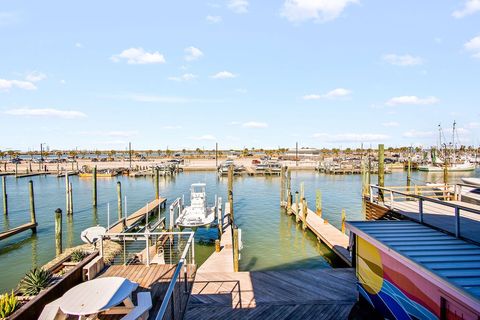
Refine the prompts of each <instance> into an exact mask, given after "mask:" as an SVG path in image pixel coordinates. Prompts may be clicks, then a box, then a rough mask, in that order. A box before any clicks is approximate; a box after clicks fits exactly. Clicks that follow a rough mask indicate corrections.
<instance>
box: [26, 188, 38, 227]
mask: <svg viewBox="0 0 480 320" xmlns="http://www.w3.org/2000/svg"><path fill="white" fill-rule="evenodd" d="M28 191H29V195H30V222H31V223H33V224H35V223H37V218H36V217H35V194H34V193H33V181H32V180H30V181H28ZM32 232H33V233H36V232H37V228H36V227H33V228H32Z"/></svg>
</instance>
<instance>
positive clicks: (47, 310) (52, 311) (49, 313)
mask: <svg viewBox="0 0 480 320" xmlns="http://www.w3.org/2000/svg"><path fill="white" fill-rule="evenodd" d="M64 319H67V316H66V315H65V314H64V313H63V312H62V310H60V298H58V299H57V300H55V301H52V302H50V303H49V304H47V305H46V306H45V307H44V308H43V310H42V313H41V314H40V317H38V320H64Z"/></svg>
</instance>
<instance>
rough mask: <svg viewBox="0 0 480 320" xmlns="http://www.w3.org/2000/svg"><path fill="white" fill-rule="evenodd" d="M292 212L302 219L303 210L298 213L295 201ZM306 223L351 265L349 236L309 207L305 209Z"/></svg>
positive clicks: (320, 238) (298, 218) (321, 239)
mask: <svg viewBox="0 0 480 320" xmlns="http://www.w3.org/2000/svg"><path fill="white" fill-rule="evenodd" d="M292 212H293V214H295V216H297V220H299V221H303V220H304V216H303V212H302V210H300V212H299V213H298V211H297V205H296V203H292ZM306 225H307V228H308V229H310V231H312V232H313V233H314V234H315V235H316V236H317V238H318V239H319V240H320V241H322V242H323V243H324V244H326V245H327V246H328V247H329V248H330V249H331V250H332V251H333V252H335V253H336V254H337V256H338V257H340V258H341V259H342V260H343V261H344V262H345V263H346V264H347V265H348V266H351V265H352V258H351V257H350V251H348V245H349V238H348V236H347V235H346V234H345V233H343V232H342V231H340V230H338V229H337V228H336V227H334V226H333V225H331V224H330V223H328V221H326V220H324V219H322V218H320V216H319V215H318V214H317V213H316V212H314V211H312V210H310V209H307V219H306Z"/></svg>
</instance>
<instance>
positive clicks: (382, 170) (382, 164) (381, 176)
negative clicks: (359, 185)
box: [378, 144, 385, 202]
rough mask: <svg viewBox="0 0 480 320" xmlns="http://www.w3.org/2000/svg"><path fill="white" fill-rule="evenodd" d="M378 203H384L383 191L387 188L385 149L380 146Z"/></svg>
mask: <svg viewBox="0 0 480 320" xmlns="http://www.w3.org/2000/svg"><path fill="white" fill-rule="evenodd" d="M378 186H379V187H380V188H379V189H378V201H379V202H383V200H384V199H383V189H381V188H384V187H385V147H384V145H383V144H379V145H378Z"/></svg>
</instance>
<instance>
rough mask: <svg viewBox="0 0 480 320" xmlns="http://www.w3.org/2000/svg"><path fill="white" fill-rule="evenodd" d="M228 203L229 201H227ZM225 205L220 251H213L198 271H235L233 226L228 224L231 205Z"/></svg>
mask: <svg viewBox="0 0 480 320" xmlns="http://www.w3.org/2000/svg"><path fill="white" fill-rule="evenodd" d="M227 204H228V202H227ZM227 204H225V206H224V208H225V209H224V211H225V212H224V215H223V216H224V219H223V220H224V223H223V233H222V238H221V240H220V252H213V253H212V254H211V255H210V257H208V259H207V260H206V261H205V262H204V263H203V264H202V265H201V266H200V267H199V268H198V272H233V271H234V269H233V245H232V227H231V225H230V224H228V215H229V214H230V206H229V205H227Z"/></svg>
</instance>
